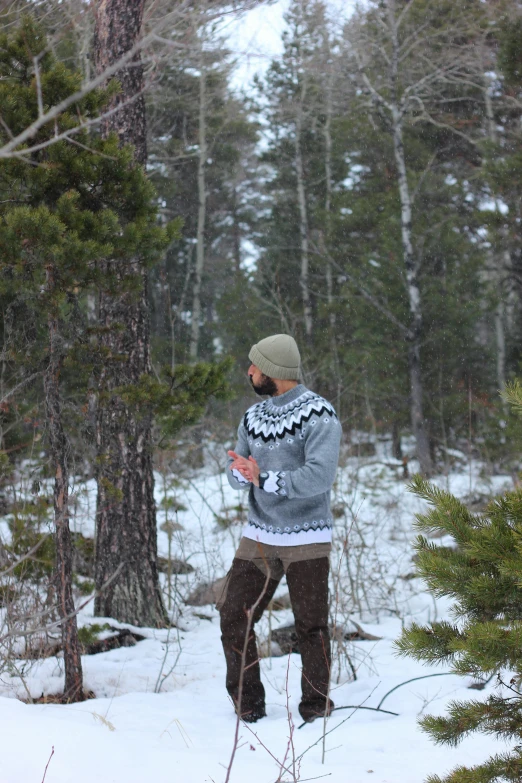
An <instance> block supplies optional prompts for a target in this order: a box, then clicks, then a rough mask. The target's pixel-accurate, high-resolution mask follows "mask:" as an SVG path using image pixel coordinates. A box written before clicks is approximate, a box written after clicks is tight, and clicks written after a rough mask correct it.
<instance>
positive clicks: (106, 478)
mask: <svg viewBox="0 0 522 783" xmlns="http://www.w3.org/2000/svg"><path fill="white" fill-rule="evenodd" d="M143 6H144V0H98V2H97V4H96V10H95V17H96V26H95V36H94V38H95V42H94V53H95V65H96V72H97V73H101V72H103V70H104V69H105V68H106V67H107V66H108V65H111V64H113V63H114V62H116V61H117V60H118V58H120V57H121V56H122V55H123V54H124V53H125V52H127V51H128V50H129V49H130V48H131V47H132V46H133V45H134V44H135V43H136V41H137V39H138V37H139V34H140V29H141V21H142V17H143ZM117 78H118V80H119V81H120V84H121V88H122V89H121V92H120V93H119V94H118V95H116V96H115V97H114V98H113V101H112V107H113V108H116V107H121V108H120V109H119V110H118V111H116V112H115V113H113V114H112V115H111V116H110V117H108V118H107V119H106V121H105V123H104V128H103V130H104V132H105V133H108V132H110V131H115V132H116V133H117V134H118V136H119V138H120V141H121V143H122V144H126V143H131V144H133V145H134V148H135V158H136V161H137V162H138V163H140V164H144V163H145V161H146V158H147V142H146V116H145V103H144V99H143V67H142V65H141V58H140V55H139V54H136V56H135V57H134V58H133V60H132V61H131V62H130V63H129V64H128V65H126V66H125V67H124V68H122V70H121V71H119V72H118V74H117ZM111 270H112V272H113V274H114V275H115V276H116V277H117V279H118V281H119V282H120V283H121V286H119V289H120V290H121V293H120V294H108V293H107V292H102V293H101V294H100V303H99V318H100V327H101V328H100V342H101V346H102V349H103V350H104V352H105V355H106V357H107V359H106V361H105V363H104V366H103V369H102V372H101V380H100V392H101V397H102V401H103V404H100V405H99V406H98V413H97V434H96V437H97V455H98V458H97V481H98V500H97V511H96V515H97V516H96V563H95V580H96V587H97V590H98V591H100V592H99V594H98V595H97V598H96V601H95V612H96V614H98V615H102V616H106V617H114V618H116V619H117V620H119V621H121V622H128V623H133V624H134V625H145V626H153V627H157V626H162V625H165V623H166V621H167V618H166V613H165V609H164V606H163V601H162V598H161V592H160V588H159V581H158V571H157V564H156V558H157V532H156V507H155V504H154V476H153V465H152V456H153V454H152V451H153V443H152V419H151V417H150V416H142V417H138V416H136V415H135V414H134V413H133V412H132V411H131V410H129V409H128V408H127V407H126V406H125V404H124V403H123V401H122V400H121V398H120V397H119V396H118V395H117V394H115V393H114V391H113V390H114V389H115V388H116V387H118V386H121V385H128V384H135V383H137V382H138V381H139V380H140V378H141V377H142V376H143V375H144V374H150V372H151V362H150V325H149V314H148V301H147V290H148V279H147V273H146V271H145V270H144V268H143V265H142V263H141V261H140V259H138V258H131V259H125V260H124V261H123V262H120V263H111ZM129 275H131V276H133V277H134V278H135V279H137V280H139V283H140V285H139V291H138V293H136V292H135V291H134V293H131V292H130V291H129V290H128V288H129V287H128V286H126V280H127V279H128V276H129ZM118 569H119V571H118ZM116 572H118V573H117V576H116V577H114V574H115V573H116ZM111 579H112V581H111V582H110V584H109V585H108V586H106V587H104V586H105V585H106V583H107V582H108V581H109V580H111Z"/></svg>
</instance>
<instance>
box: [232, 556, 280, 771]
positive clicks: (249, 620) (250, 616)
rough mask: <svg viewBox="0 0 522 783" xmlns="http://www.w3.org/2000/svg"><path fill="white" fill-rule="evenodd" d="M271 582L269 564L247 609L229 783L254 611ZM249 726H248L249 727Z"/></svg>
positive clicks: (237, 732)
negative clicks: (259, 589) (263, 582)
mask: <svg viewBox="0 0 522 783" xmlns="http://www.w3.org/2000/svg"><path fill="white" fill-rule="evenodd" d="M269 582H270V569H269V568H268V565H267V573H266V579H265V584H264V585H263V589H262V591H261V593H260V594H259V597H258V598H257V601H255V603H254V604H253V605H252V606H251V607H250V609H248V611H247V626H246V631H245V641H244V643H243V651H242V653H241V671H240V674H239V687H238V694H237V704H236V705H235V708H236V715H237V717H236V728H235V731H234V745H233V747H232V753H231V755H230V761H229V762H228V767H227V776H226V778H225V783H229V781H230V774H231V772H232V765H233V764H234V759H235V756H236V751H237V745H238V741H239V726H240V723H241V700H242V697H243V677H244V674H245V661H246V654H247V648H248V640H249V637H250V631H251V629H252V621H253V618H254V613H255V611H256V609H257V607H258V606H259V604H260V603H261V601H262V599H263V596H264V595H265V593H266V591H267V589H268V583H269ZM247 728H248V727H247Z"/></svg>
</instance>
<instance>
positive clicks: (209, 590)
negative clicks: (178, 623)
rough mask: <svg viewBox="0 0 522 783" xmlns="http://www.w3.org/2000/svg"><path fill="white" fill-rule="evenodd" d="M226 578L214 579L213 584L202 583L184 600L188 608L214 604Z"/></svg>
mask: <svg viewBox="0 0 522 783" xmlns="http://www.w3.org/2000/svg"><path fill="white" fill-rule="evenodd" d="M225 580H226V576H222V577H221V578H220V579H216V580H215V582H202V583H201V584H199V585H198V586H197V587H196V588H195V589H194V590H193V591H192V592H191V593H190V595H189V596H188V598H186V599H185V603H186V604H188V605H189V606H207V605H208V604H215V603H216V601H217V600H218V599H219V597H220V596H221V593H222V591H223V586H224V584H225Z"/></svg>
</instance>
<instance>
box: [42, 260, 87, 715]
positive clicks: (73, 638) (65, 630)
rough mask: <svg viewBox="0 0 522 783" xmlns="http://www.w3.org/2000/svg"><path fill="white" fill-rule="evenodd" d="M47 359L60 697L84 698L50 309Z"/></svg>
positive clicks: (56, 345)
mask: <svg viewBox="0 0 522 783" xmlns="http://www.w3.org/2000/svg"><path fill="white" fill-rule="evenodd" d="M54 286H55V272H54V269H53V267H52V266H51V265H50V266H48V268H47V292H48V293H49V294H50V295H51V297H52V294H53V292H54ZM47 328H48V335H49V359H48V363H47V367H46V369H45V373H44V390H45V411H46V418H47V428H48V433H49V441H50V449H51V458H52V462H53V467H54V493H53V503H54V524H55V548H56V562H55V575H54V579H55V589H56V595H57V598H58V613H59V616H60V618H61V621H62V622H61V630H62V645H63V655H64V668H65V687H64V699H65V701H67V702H78V701H84V699H85V695H84V691H83V673H82V658H81V652H80V642H79V639H78V625H77V622H76V609H75V606H74V598H73V590H72V560H73V557H72V541H71V531H70V529H69V471H68V465H67V451H68V446H67V438H66V436H65V432H64V428H63V420H62V399H61V395H60V371H61V367H62V363H63V354H62V350H61V346H60V334H59V322H58V317H57V316H56V314H54V313H52V312H51V313H50V314H49V316H48V319H47Z"/></svg>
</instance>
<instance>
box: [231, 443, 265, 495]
mask: <svg viewBox="0 0 522 783" xmlns="http://www.w3.org/2000/svg"><path fill="white" fill-rule="evenodd" d="M227 454H228V456H229V457H231V458H232V459H233V460H234V461H233V462H232V463H231V464H230V465H229V468H230V470H239V472H240V473H241V475H242V476H243V478H246V480H247V481H251V482H252V484H255V485H256V487H258V486H259V473H260V472H261V471H260V469H259V465H258V464H257V462H256V460H255V459H254V458H253V457H252V456H250V457H249V458H248V459H247V458H246V457H242V456H241V455H240V454H236V452H235V451H228V452H227Z"/></svg>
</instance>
